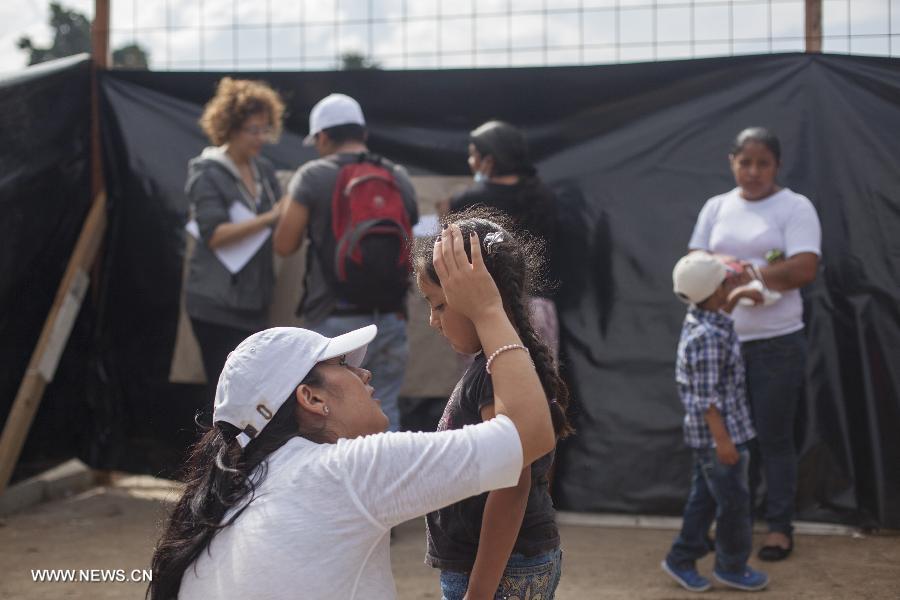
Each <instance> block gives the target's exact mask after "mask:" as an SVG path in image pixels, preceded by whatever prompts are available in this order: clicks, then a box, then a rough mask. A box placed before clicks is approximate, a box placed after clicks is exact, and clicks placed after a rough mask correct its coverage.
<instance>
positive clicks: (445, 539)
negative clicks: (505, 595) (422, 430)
mask: <svg viewBox="0 0 900 600" xmlns="http://www.w3.org/2000/svg"><path fill="white" fill-rule="evenodd" d="M486 362H487V361H486V359H485V356H484V354H483V353H481V354H479V355H478V356H477V357H476V358H475V360H474V361H473V362H472V364H471V365H470V366H469V368H468V369H467V370H466V372H465V374H464V375H463V377H462V379H460V380H459V383H457V384H456V388H455V389H454V390H453V393H452V394H451V395H450V400H449V401H448V402H447V406H446V407H445V408H444V414H443V416H442V417H441V420H440V422H439V423H438V431H444V430H447V429H461V428H462V427H463V426H464V425H474V424H477V423H481V409H482V407H484V406H487V405H490V404H493V403H494V387H493V385H492V384H491V376H490V375H488V374H487V371H486V370H485V363H486ZM552 462H553V452H551V453H549V454H547V455H545V456H542V457H541V458H539V459H538V460H536V461H535V462H534V463H532V465H531V492H530V493H529V494H528V505H527V506H526V508H525V516H524V517H523V519H522V527H521V529H520V530H519V536H518V537H517V538H516V543H515V546H514V547H513V552H514V553H519V554H524V555H525V556H535V555H537V554H542V553H544V552H548V551H550V550H553V549H554V548H556V547H557V546H559V530H558V529H557V528H556V518H555V515H556V513H555V511H554V509H553V500H552V499H551V498H550V490H549V484H548V480H547V473H548V471H549V470H550V465H551V463H552ZM487 496H488V495H487V493H484V494H481V495H478V496H473V497H471V498H466V499H465V500H462V501H460V502H457V503H456V504H451V505H450V506H447V507H445V508H442V509H440V510H437V511H435V512H432V513H428V515H426V517H425V520H426V523H427V525H428V532H427V540H428V553H427V555H426V556H425V563H426V564H428V565H431V566H432V567H436V568H438V569H442V570H446V571H459V572H468V571H471V570H472V566H473V565H474V563H475V554H476V553H477V551H478V538H479V536H480V535H481V521H482V517H483V515H484V506H485V502H487Z"/></svg>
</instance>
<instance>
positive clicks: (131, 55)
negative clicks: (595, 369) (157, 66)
mask: <svg viewBox="0 0 900 600" xmlns="http://www.w3.org/2000/svg"><path fill="white" fill-rule="evenodd" d="M147 59H148V57H147V52H146V51H145V50H144V49H143V48H141V47H140V46H138V45H137V44H128V45H127V46H122V47H121V48H119V49H118V50H113V53H112V64H113V67H116V68H120V69H147V68H148V64H147V63H148V61H147Z"/></svg>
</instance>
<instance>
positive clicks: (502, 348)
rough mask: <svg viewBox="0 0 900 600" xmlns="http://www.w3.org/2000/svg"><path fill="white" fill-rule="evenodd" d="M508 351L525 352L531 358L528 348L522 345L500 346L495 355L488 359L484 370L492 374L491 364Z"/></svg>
mask: <svg viewBox="0 0 900 600" xmlns="http://www.w3.org/2000/svg"><path fill="white" fill-rule="evenodd" d="M507 350H524V351H525V352H526V353H527V354H528V355H529V356H531V352H529V351H528V348H526V347H525V346H523V345H522V344H507V345H505V346H500V347H499V348H497V349H496V350H494V353H493V354H491V355H490V356H489V357H488V359H487V364H486V365H485V366H484V370H485V371H487V372H488V375H490V374H491V363H492V362H494V359H495V358H497V356H498V355H500V354H503V353H504V352H506V351H507Z"/></svg>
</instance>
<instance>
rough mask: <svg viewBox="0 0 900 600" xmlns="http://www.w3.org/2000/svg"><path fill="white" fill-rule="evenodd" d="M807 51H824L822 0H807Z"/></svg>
mask: <svg viewBox="0 0 900 600" xmlns="http://www.w3.org/2000/svg"><path fill="white" fill-rule="evenodd" d="M806 51H807V52H810V53H820V52H822V0H806Z"/></svg>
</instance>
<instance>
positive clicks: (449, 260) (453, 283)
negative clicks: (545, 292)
mask: <svg viewBox="0 0 900 600" xmlns="http://www.w3.org/2000/svg"><path fill="white" fill-rule="evenodd" d="M469 240H470V248H471V255H472V260H471V262H469V257H468V256H466V250H465V246H464V242H463V233H462V231H461V230H460V228H459V226H458V225H451V226H450V227H448V228H446V229H444V231H442V232H441V235H440V237H439V238H438V239H437V240H435V243H434V270H435V272H436V273H437V276H438V279H440V285H441V287H442V288H443V290H444V297H445V298H446V301H447V304H448V305H450V306H452V307H453V308H454V310H457V311H458V312H460V313H462V314H463V315H464V316H466V317H468V318H469V319H471V320H473V321H474V320H475V318H477V316H479V315H480V314H481V312H482V311H484V310H486V309H492V308H496V307H498V306H499V307H501V308H502V306H503V302H502V301H501V299H500V292H499V291H498V289H497V284H496V283H494V279H493V278H492V277H491V274H490V273H489V272H488V270H487V267H486V266H485V264H484V259H483V258H482V256H481V242H480V241H479V239H478V234H476V233H474V232H473V233H471V234H470V238H469Z"/></svg>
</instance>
